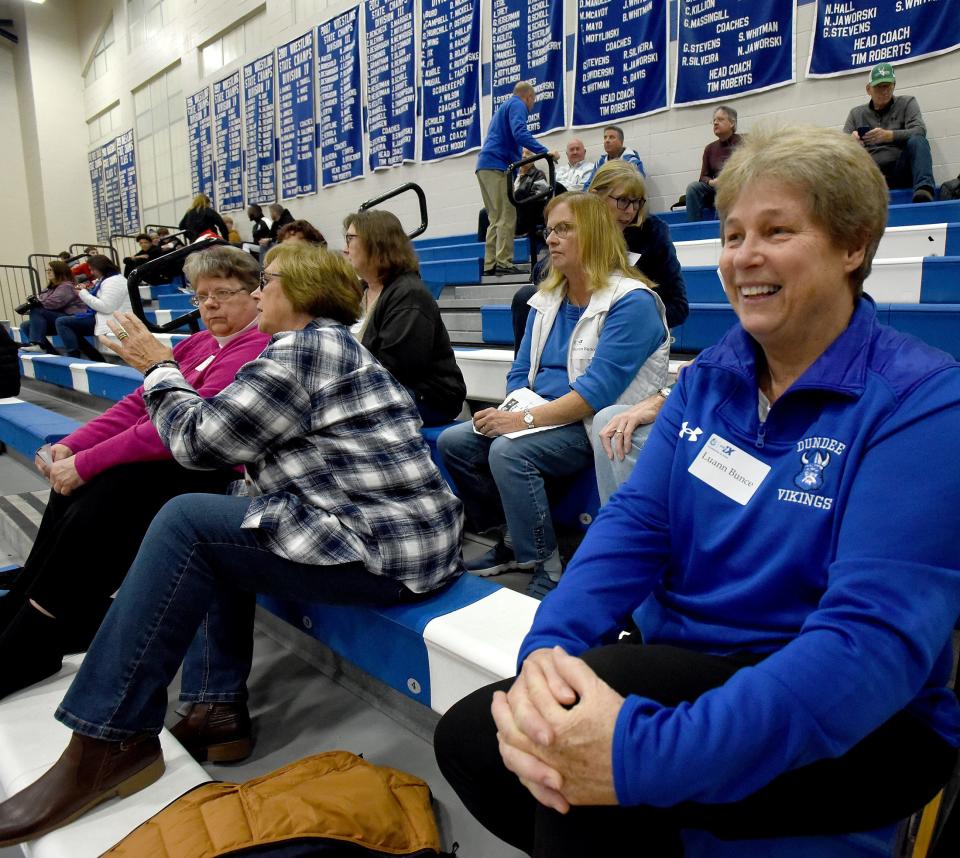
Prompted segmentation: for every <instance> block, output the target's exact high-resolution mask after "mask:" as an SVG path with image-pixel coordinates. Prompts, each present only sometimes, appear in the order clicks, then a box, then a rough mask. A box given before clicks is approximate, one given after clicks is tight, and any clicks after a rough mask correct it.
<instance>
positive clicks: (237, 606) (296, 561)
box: [0, 244, 462, 843]
mask: <svg viewBox="0 0 960 858" xmlns="http://www.w3.org/2000/svg"><path fill="white" fill-rule="evenodd" d="M266 263H267V267H266V270H265V271H264V280H263V286H262V287H261V290H260V292H259V293H257V294H258V296H259V303H260V322H259V324H260V328H261V329H262V330H263V331H265V332H266V333H270V334H273V335H274V338H273V340H272V341H271V342H270V344H269V345H268V346H267V348H266V349H265V350H264V352H263V354H262V355H261V356H260V357H259V358H258V359H256V360H254V361H252V362H250V363H249V364H247V365H246V366H245V367H243V368H242V369H241V370H240V371H239V372H238V373H237V378H236V381H235V382H234V383H233V384H231V385H230V386H229V387H227V388H226V389H225V390H223V391H222V392H221V393H219V394H217V395H216V396H214V397H213V398H211V399H203V398H201V397H200V396H199V395H198V394H197V392H196V391H195V390H194V389H193V387H191V385H190V384H189V383H188V382H187V381H186V379H185V378H184V377H183V375H182V374H181V372H180V370H179V369H178V368H177V367H176V366H175V365H171V364H173V361H171V360H170V358H171V357H172V355H171V352H170V350H169V349H167V348H166V347H165V346H163V345H162V344H160V343H159V342H158V341H157V340H155V339H154V338H153V337H151V336H150V334H149V333H148V332H147V331H146V329H145V328H144V327H143V325H142V324H140V322H139V321H138V320H137V319H136V318H135V317H133V316H126V315H122V316H121V320H122V323H123V325H124V326H125V327H126V328H127V333H128V334H129V336H128V337H127V338H126V339H125V340H123V342H122V344H121V346H120V347H118V349H119V352H120V354H121V355H122V356H123V357H124V358H126V359H128V360H129V361H130V362H131V363H132V364H133V365H134V366H136V367H137V368H138V369H143V370H146V374H145V384H144V387H145V394H144V396H145V399H146V402H147V408H148V410H149V412H150V415H151V418H152V420H153V422H154V425H156V426H157V428H158V431H159V432H160V434H161V436H162V437H163V439H164V441H165V443H166V444H168V445H169V447H170V449H171V451H172V452H173V455H174V457H175V458H176V459H177V460H178V461H179V462H181V463H183V464H184V465H189V466H190V467H201V468H211V467H212V468H223V467H228V466H232V465H237V464H243V465H244V466H245V467H246V473H247V477H248V479H249V480H250V484H251V493H250V494H251V496H250V497H238V496H220V495H197V494H194V495H186V496H183V497H179V498H175V499H174V500H172V501H170V502H169V503H168V504H167V505H166V506H165V507H164V508H163V509H162V510H161V511H160V513H159V514H158V515H157V517H156V518H155V519H154V521H153V524H152V525H151V526H150V529H149V531H148V532H147V535H146V537H144V541H143V545H142V547H141V549H140V551H139V553H138V554H137V558H136V560H135V561H134V563H133V566H132V567H131V569H130V572H129V574H128V575H127V578H126V580H125V582H124V585H123V587H121V589H120V592H119V594H118V595H117V599H116V601H115V604H114V606H113V608H112V609H111V610H110V613H109V614H108V615H107V618H106V620H104V623H103V625H102V626H101V628H100V631H99V632H98V633H97V636H96V638H95V639H94V641H93V644H92V645H91V647H90V650H89V652H88V654H87V657H86V659H84V662H83V665H82V666H81V667H80V669H79V671H78V672H77V675H76V677H75V679H74V681H73V684H72V685H71V687H70V690H69V691H68V692H67V696H66V698H65V699H64V701H63V703H62V704H61V706H60V708H59V709H58V711H57V716H56V717H57V718H58V719H60V720H61V721H62V723H64V724H66V725H67V726H68V727H69V728H70V729H72V730H73V731H74V733H73V736H72V737H71V739H70V746H69V748H68V750H67V751H66V752H65V753H64V755H63V756H62V757H61V758H60V760H59V761H58V762H57V763H56V764H55V765H54V766H53V768H52V769H51V770H50V771H49V772H47V774H45V775H44V776H42V777H41V778H40V780H39V781H37V782H36V783H35V784H33V785H32V786H28V787H27V788H26V789H25V790H23V791H22V792H20V793H19V794H17V795H15V796H13V797H12V798H10V799H8V800H7V801H6V802H4V803H3V804H0V838H2V840H3V841H5V842H9V843H14V842H19V841H22V840H26V839H30V838H33V837H36V836H38V835H39V834H40V833H42V832H45V831H49V830H52V829H54V828H57V827H59V826H60V825H62V824H64V823H65V822H66V821H68V820H69V819H71V818H72V817H74V816H76V815H77V814H79V813H84V812H86V811H87V810H88V809H89V808H91V807H93V806H94V805H96V804H99V803H100V802H102V801H105V800H106V799H108V798H111V797H113V796H114V795H117V794H118V793H119V794H120V795H127V794H129V793H132V792H135V791H136V790H138V789H141V788H142V787H144V786H147V785H148V784H150V783H151V782H153V781H154V780H156V779H157V778H158V777H160V775H161V774H162V772H163V754H162V751H161V749H160V742H159V740H158V738H157V734H158V733H159V732H160V730H161V728H162V727H163V718H164V714H165V711H166V705H167V704H166V690H167V686H168V685H169V683H170V682H171V681H172V680H173V678H174V676H175V675H176V672H177V669H178V667H179V665H180V662H181V660H183V659H184V656H186V661H185V662H184V667H183V675H182V680H181V698H182V699H183V700H184V701H185V702H188V703H190V704H191V707H190V710H189V713H188V714H187V715H186V717H184V718H183V720H182V721H181V722H180V723H179V724H178V725H177V726H176V727H174V730H173V733H174V735H175V736H176V738H177V739H178V740H179V741H180V742H181V744H183V745H184V747H186V748H187V750H188V751H190V752H191V753H192V754H193V755H194V756H195V757H196V758H198V759H206V758H212V759H218V760H221V761H230V760H238V759H242V758H243V757H245V756H246V755H247V754H249V753H250V748H251V744H252V742H251V737H250V718H249V715H248V713H247V706H246V699H247V687H246V677H247V675H248V673H249V670H250V663H251V660H252V654H253V652H252V651H253V645H252V644H253V642H252V637H253V618H254V609H255V606H256V601H255V597H256V594H257V593H258V592H260V593H267V594H275V595H278V596H283V597H286V598H291V599H303V600H305V601H309V602H328V603H330V602H333V603H344V604H355V603H363V604H371V603H372V604H380V605H394V604H404V603H410V602H414V601H417V600H419V599H422V598H423V597H424V596H426V595H427V594H429V593H433V592H435V591H436V590H437V589H439V588H441V587H443V586H445V585H447V584H449V583H450V582H451V581H452V580H454V579H455V578H456V577H457V576H458V575H459V574H460V538H461V525H460V522H461V518H462V511H461V506H460V502H459V501H458V500H457V499H456V497H454V496H453V495H452V494H451V493H450V490H449V489H448V488H447V485H446V483H445V482H444V480H443V478H442V477H441V476H440V473H439V472H438V471H437V468H436V466H435V465H434V464H433V462H432V460H431V459H430V453H429V451H428V449H427V445H426V444H425V443H424V441H423V438H422V437H421V435H420V431H419V430H420V420H419V418H418V417H417V412H416V410H415V409H414V407H413V404H412V402H411V401H410V397H409V396H407V394H406V393H405V392H404V390H403V388H402V387H401V386H400V385H399V384H398V383H397V382H396V381H395V380H394V379H393V377H392V376H391V375H390V373H388V372H387V371H386V370H385V369H383V367H381V366H380V365H379V364H378V363H377V362H376V361H375V360H374V359H373V358H372V357H371V355H370V353H369V352H367V350H366V349H364V348H362V347H361V346H360V345H359V343H357V341H356V340H355V339H354V338H353V337H352V336H351V334H350V331H349V330H348V329H347V327H346V326H347V325H350V324H352V323H353V322H354V320H355V319H356V318H357V312H358V310H359V297H358V295H357V292H356V291H355V289H354V288H353V281H354V274H353V271H352V270H351V268H350V266H349V264H348V263H347V262H346V261H345V260H344V259H342V258H340V257H338V256H335V255H334V254H332V253H329V252H327V251H325V250H322V249H320V248H317V247H313V246H310V245H303V244H299V245H283V246H280V247H276V248H273V249H272V250H271V251H270V253H269V254H268V255H267V259H266ZM154 367H158V368H156V369H154ZM251 403H256V407H253V408H251V407H250V406H251ZM207 725H210V726H209V727H208V726H207Z"/></svg>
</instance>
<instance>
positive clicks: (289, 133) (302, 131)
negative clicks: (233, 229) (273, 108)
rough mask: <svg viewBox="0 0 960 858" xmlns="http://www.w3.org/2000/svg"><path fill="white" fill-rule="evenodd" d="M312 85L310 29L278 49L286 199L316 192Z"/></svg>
mask: <svg viewBox="0 0 960 858" xmlns="http://www.w3.org/2000/svg"><path fill="white" fill-rule="evenodd" d="M313 82H314V77H313V30H310V32H308V33H304V34H303V35H302V36H301V37H300V38H299V39H294V40H293V41H292V42H287V44H285V45H280V47H279V48H277V88H278V90H279V96H278V98H279V102H280V193H281V196H283V198H284V199H289V198H290V197H300V196H304V195H305V194H313V193H316V191H317V160H316V136H317V132H316V120H315V119H314V108H313V101H314V97H313Z"/></svg>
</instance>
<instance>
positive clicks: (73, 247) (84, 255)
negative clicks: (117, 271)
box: [67, 241, 120, 268]
mask: <svg viewBox="0 0 960 858" xmlns="http://www.w3.org/2000/svg"><path fill="white" fill-rule="evenodd" d="M88 247H92V248H93V249H94V250H105V251H107V252H106V253H104V254H103V255H104V256H109V257H110V258H111V259H112V260H113V264H114V265H116V266H117V267H118V268H119V267H120V257H118V256H117V251H116V248H114V247H113V245H111V244H97V243H96V242H93V241H87V242H84V243H80V242H75V243H73V244H71V245H70V246H69V247H68V248H67V252H68V253H69V254H70V261H71V262H73V261H74V260H77V259H86V258H87V256H88V255H89V254H88V253H87V248H88ZM78 248H79V250H80V251H81V252H80V253H76V252H75V251H76V250H77V249H78Z"/></svg>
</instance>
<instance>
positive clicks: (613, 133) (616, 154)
mask: <svg viewBox="0 0 960 858" xmlns="http://www.w3.org/2000/svg"><path fill="white" fill-rule="evenodd" d="M616 160H622V161H626V162H627V163H628V164H633V166H634V167H636V168H637V170H638V171H639V173H640V175H641V176H645V175H646V173H645V172H644V171H643V161H641V160H640V153H639V152H637V150H636V149H628V148H627V147H626V146H624V144H623V129H622V128H620V126H618V125H608V126H607V127H606V128H604V129H603V154H602V155H601V156H600V158H599V159H598V160H597V165H596V167H594V170H593V172H592V173H591V174H590V177H589V178H588V179H587V181H586V184H587V186H589V185H590V182H592V181H593V177H594V176H595V175H596V173H597V170H599V169H600V168H601V167H602V166H603V165H604V164H606V163H607V161H616Z"/></svg>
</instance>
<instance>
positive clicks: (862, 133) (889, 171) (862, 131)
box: [843, 63, 935, 203]
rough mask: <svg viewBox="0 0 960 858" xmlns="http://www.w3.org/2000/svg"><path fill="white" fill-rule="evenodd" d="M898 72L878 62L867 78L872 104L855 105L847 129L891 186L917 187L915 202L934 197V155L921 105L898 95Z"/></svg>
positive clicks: (914, 195) (925, 200)
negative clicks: (895, 93)
mask: <svg viewBox="0 0 960 858" xmlns="http://www.w3.org/2000/svg"><path fill="white" fill-rule="evenodd" d="M896 86H897V76H896V74H895V73H894V70H893V66H891V65H890V63H877V65H875V66H874V67H873V68H872V69H871V70H870V79H869V80H868V82H867V95H869V96H870V102H869V103H868V104H864V105H860V106H858V107H855V108H853V110H851V111H850V114H849V115H848V116H847V121H846V123H845V124H844V126H843V130H844V132H845V133H847V134H851V135H852V136H853V137H854V138H855V139H856V140H858V141H859V142H860V143H861V144H862V145H863V146H865V147H866V149H867V152H869V153H870V156H871V157H872V158H873V160H874V161H875V162H876V165H877V166H878V167H879V168H880V170H881V172H882V173H883V175H884V177H885V178H886V180H887V185H888V186H889V187H891V188H913V202H915V203H929V202H931V201H932V200H933V190H934V187H935V185H934V181H933V158H932V156H931V154H930V141H929V140H927V127H926V125H925V124H924V122H923V116H922V115H921V113H920V105H919V104H917V100H916V99H915V98H914V97H913V96H912V95H898V96H894V94H893V91H894V89H895V88H896Z"/></svg>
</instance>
